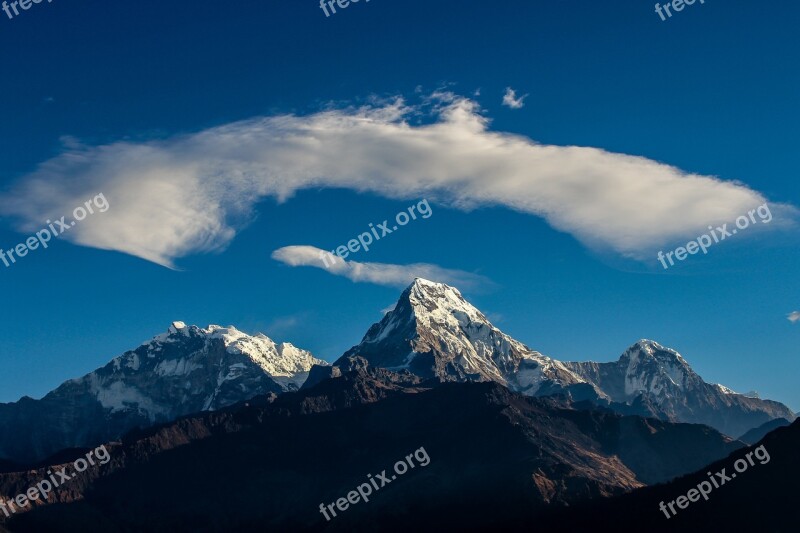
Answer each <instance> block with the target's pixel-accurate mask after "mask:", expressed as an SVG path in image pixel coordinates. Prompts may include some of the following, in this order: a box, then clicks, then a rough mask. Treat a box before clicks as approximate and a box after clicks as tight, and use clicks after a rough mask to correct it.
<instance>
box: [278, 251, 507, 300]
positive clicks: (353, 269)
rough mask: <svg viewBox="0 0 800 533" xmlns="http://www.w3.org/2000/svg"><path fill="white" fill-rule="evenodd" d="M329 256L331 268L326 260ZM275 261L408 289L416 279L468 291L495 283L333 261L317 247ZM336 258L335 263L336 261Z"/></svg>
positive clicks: (428, 267)
mask: <svg viewBox="0 0 800 533" xmlns="http://www.w3.org/2000/svg"><path fill="white" fill-rule="evenodd" d="M322 254H328V259H327V262H328V266H325V263H324V262H323V261H322ZM272 258H273V259H275V260H276V261H280V262H281V263H284V264H286V265H289V266H292V267H298V266H310V267H316V268H321V269H323V270H327V271H328V272H329V273H331V274H333V275H334V276H342V277H345V278H347V279H349V280H351V281H354V282H356V283H373V284H376V285H386V286H389V287H401V288H403V287H406V286H407V285H409V284H410V283H412V282H413V281H414V279H415V278H425V279H435V280H436V281H438V282H442V283H447V284H448V285H453V286H456V287H460V288H463V289H465V290H470V289H482V288H488V287H490V286H492V285H493V283H492V281H491V280H489V279H488V278H486V277H484V276H481V275H479V274H473V273H471V272H464V271H463V270H451V269H448V268H442V267H440V266H438V265H432V264H428V263H416V264H410V265H392V264H387V263H359V262H356V261H346V260H344V259H340V258H338V257H335V256H334V257H333V258H331V255H330V253H329V252H326V251H325V250H322V249H320V248H317V247H315V246H285V247H283V248H279V249H277V250H275V251H274V252H272ZM332 259H333V260H332Z"/></svg>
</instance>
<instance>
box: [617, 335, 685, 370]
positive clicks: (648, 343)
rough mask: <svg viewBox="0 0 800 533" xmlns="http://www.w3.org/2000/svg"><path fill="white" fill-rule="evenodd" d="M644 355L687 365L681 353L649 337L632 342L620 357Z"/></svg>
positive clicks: (632, 357) (634, 357)
mask: <svg viewBox="0 0 800 533" xmlns="http://www.w3.org/2000/svg"><path fill="white" fill-rule="evenodd" d="M641 356H644V357H645V358H647V359H658V360H673V361H677V362H679V363H681V364H682V365H685V366H689V364H688V363H687V362H686V360H685V359H684V358H683V356H682V355H681V354H679V353H678V352H677V351H676V350H673V349H672V348H667V347H666V346H664V345H662V344H659V343H658V342H656V341H654V340H650V339H639V340H638V341H636V342H635V343H633V344H632V345H631V346H630V347H629V348H628V349H627V350H625V352H624V353H623V354H622V357H621V358H620V359H631V360H634V359H639V358H640V357H641Z"/></svg>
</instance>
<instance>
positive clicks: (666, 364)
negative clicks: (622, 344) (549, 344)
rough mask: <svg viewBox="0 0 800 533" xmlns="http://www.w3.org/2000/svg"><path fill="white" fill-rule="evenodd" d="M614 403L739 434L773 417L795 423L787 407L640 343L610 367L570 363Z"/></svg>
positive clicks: (657, 346)
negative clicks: (649, 408) (634, 405)
mask: <svg viewBox="0 0 800 533" xmlns="http://www.w3.org/2000/svg"><path fill="white" fill-rule="evenodd" d="M564 364H565V366H566V367H567V368H569V369H570V370H572V371H573V372H575V373H576V374H578V375H579V376H581V377H583V378H584V379H586V380H588V381H591V382H592V383H594V384H595V385H596V386H597V387H598V388H599V389H601V390H602V391H603V392H605V393H606V394H607V395H608V396H609V398H610V399H611V400H612V401H614V402H620V403H623V404H629V405H630V404H632V403H639V404H647V405H650V406H655V407H656V409H657V410H658V411H659V412H660V413H661V414H662V418H667V419H669V420H673V421H681V422H692V423H696V424H706V425H709V426H712V427H714V428H716V429H718V430H719V431H721V432H723V433H725V434H727V435H731V436H738V435H741V434H743V433H744V432H746V431H748V430H749V429H752V428H754V427H758V426H760V425H762V424H764V423H766V422H768V421H770V420H772V419H776V418H786V419H787V420H794V413H793V412H792V411H791V409H789V408H788V407H787V406H785V405H783V404H781V403H779V402H774V401H771V400H762V399H759V398H752V397H749V396H745V395H743V394H738V393H736V392H734V391H732V390H731V389H729V388H728V387H725V386H723V385H718V384H712V383H706V382H705V381H704V380H703V378H701V377H700V376H699V375H698V374H697V373H696V372H695V371H694V370H692V367H691V366H689V363H687V362H686V360H685V359H684V358H683V357H682V356H681V354H679V353H678V352H676V351H675V350H672V349H670V348H666V347H664V346H661V345H660V344H658V343H657V342H655V341H651V340H640V341H639V342H637V343H636V344H634V345H633V346H631V347H630V348H628V349H627V350H625V352H624V353H623V354H622V356H621V357H620V358H619V360H618V361H615V362H610V363H594V362H583V363H564Z"/></svg>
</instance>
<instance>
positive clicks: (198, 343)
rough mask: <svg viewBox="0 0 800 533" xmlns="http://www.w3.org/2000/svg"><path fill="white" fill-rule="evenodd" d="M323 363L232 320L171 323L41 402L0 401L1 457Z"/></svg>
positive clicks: (102, 433)
mask: <svg viewBox="0 0 800 533" xmlns="http://www.w3.org/2000/svg"><path fill="white" fill-rule="evenodd" d="M326 364H327V363H325V362H324V361H322V360H320V359H316V358H315V357H313V356H312V355H311V354H310V353H309V352H307V351H305V350H301V349H299V348H296V347H294V346H292V345H291V344H288V343H282V344H276V343H275V342H273V341H272V340H271V339H270V338H269V337H267V336H265V335H261V334H259V335H256V336H250V335H247V334H246V333H242V332H241V331H239V330H237V329H236V328H234V327H233V326H230V327H227V328H225V327H221V326H215V325H211V326H208V327H207V328H199V327H197V326H187V325H186V324H184V323H183V322H173V323H172V325H170V327H169V329H168V330H167V331H166V332H165V333H162V334H161V335H158V336H156V337H154V338H153V339H151V340H150V341H149V342H146V343H144V344H142V345H141V346H139V347H138V348H136V349H135V350H132V351H129V352H125V353H124V354H122V355H120V356H119V357H116V358H114V359H113V360H111V362H109V363H108V364H107V365H105V366H104V367H102V368H99V369H97V370H95V371H93V372H90V373H89V374H86V375H85V376H83V377H81V378H77V379H72V380H69V381H67V382H65V383H63V384H62V385H61V386H59V387H58V388H57V389H55V390H54V391H52V392H50V393H48V394H47V395H46V396H45V397H44V398H42V399H41V400H34V399H32V398H28V397H24V398H22V399H20V400H19V401H18V402H15V403H8V404H0V427H3V428H4V429H6V431H3V433H2V434H0V458H6V459H13V460H15V461H19V462H28V461H36V460H39V459H42V458H44V457H46V456H48V455H50V454H52V453H55V452H56V451H59V450H62V449H64V448H70V447H80V446H90V445H95V444H97V443H98V442H106V441H108V440H111V439H115V438H118V437H120V436H121V435H123V434H124V433H126V432H127V431H129V430H131V429H133V428H136V427H146V426H150V425H153V424H156V423H161V422H168V421H172V420H174V419H175V418H177V417H180V416H183V415H187V414H191V413H197V412H200V411H208V410H216V409H219V408H221V407H225V406H228V405H231V404H234V403H236V402H239V401H242V400H246V399H249V398H251V397H253V396H256V395H259V394H266V393H270V392H273V393H281V392H284V391H286V390H292V389H296V388H297V387H298V385H299V384H301V383H302V382H303V381H305V379H306V376H307V372H308V370H309V369H310V368H311V367H312V366H313V365H326ZM11 428H13V431H9V429H11Z"/></svg>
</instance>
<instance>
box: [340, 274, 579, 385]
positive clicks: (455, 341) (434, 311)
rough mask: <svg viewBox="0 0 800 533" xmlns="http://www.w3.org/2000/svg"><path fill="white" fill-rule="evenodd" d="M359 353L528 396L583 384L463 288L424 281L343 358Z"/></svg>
mask: <svg viewBox="0 0 800 533" xmlns="http://www.w3.org/2000/svg"><path fill="white" fill-rule="evenodd" d="M354 355H359V356H362V357H365V358H366V359H367V360H368V361H369V362H370V364H372V365H375V366H382V367H384V368H390V369H408V370H411V371H412V372H414V373H417V374H419V375H421V376H423V377H433V376H436V377H438V378H440V379H444V380H478V381H489V380H491V381H497V382H499V383H502V384H504V385H507V386H509V387H510V388H512V389H514V390H523V391H528V392H535V391H537V390H539V389H540V388H541V387H543V386H544V385H545V384H548V385H552V384H558V386H568V385H572V384H576V383H582V382H583V380H582V379H581V378H579V377H578V376H577V375H575V374H573V373H572V372H570V371H569V370H567V369H566V368H565V367H564V366H563V365H561V363H559V362H558V361H554V360H553V359H550V358H549V357H545V356H543V355H542V354H540V353H538V352H536V351H534V350H531V349H530V348H528V347H527V346H525V345H524V344H522V343H521V342H519V341H517V340H515V339H513V338H511V337H510V336H508V335H506V334H505V333H503V332H502V331H500V330H499V329H497V328H496V327H495V326H493V325H492V324H491V322H489V320H488V319H487V318H486V316H485V315H484V314H483V313H481V312H480V311H479V310H478V309H477V308H476V307H475V306H473V305H472V304H471V303H469V302H468V301H467V300H466V299H464V297H463V296H462V295H461V293H460V292H459V291H458V289H455V288H454V287H450V286H449V285H446V284H444V283H435V282H432V281H429V280H426V279H422V278H417V279H416V280H415V281H414V282H413V283H412V284H411V285H410V286H409V287H408V288H407V289H406V290H405V291H403V294H402V295H401V296H400V299H399V300H398V302H397V304H396V305H395V307H394V309H393V310H392V311H389V312H387V313H386V314H385V315H384V317H383V319H382V320H381V321H380V322H378V323H376V324H374V325H373V326H372V327H371V328H370V329H369V331H367V334H366V335H365V336H364V339H363V340H362V341H361V343H360V344H359V345H357V346H355V347H353V348H352V349H350V350H349V351H348V352H347V353H345V355H344V356H343V358H344V359H346V358H348V357H350V356H354Z"/></svg>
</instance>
